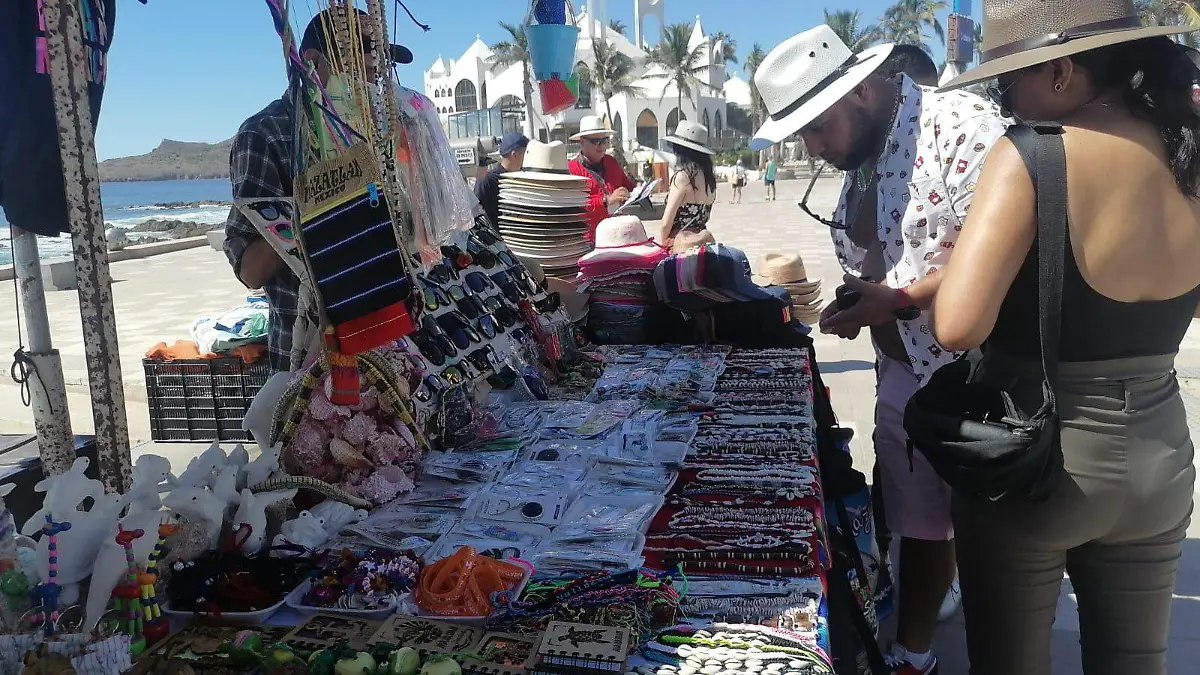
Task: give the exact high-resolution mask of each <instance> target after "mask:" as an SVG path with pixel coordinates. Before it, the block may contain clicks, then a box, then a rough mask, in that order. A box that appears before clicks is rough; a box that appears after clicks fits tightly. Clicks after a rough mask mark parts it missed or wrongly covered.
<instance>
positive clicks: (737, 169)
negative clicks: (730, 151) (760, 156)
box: [729, 159, 746, 204]
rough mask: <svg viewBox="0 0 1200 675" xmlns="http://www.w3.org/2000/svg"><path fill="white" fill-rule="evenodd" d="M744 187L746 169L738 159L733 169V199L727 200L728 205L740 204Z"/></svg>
mask: <svg viewBox="0 0 1200 675" xmlns="http://www.w3.org/2000/svg"><path fill="white" fill-rule="evenodd" d="M744 187H746V167H745V166H743V165H742V160H740V159H739V160H738V161H737V164H735V165H734V167H733V198H732V199H730V200H729V203H730V204H741V203H742V188H744Z"/></svg>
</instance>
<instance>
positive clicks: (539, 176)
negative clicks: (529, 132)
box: [500, 141, 587, 185]
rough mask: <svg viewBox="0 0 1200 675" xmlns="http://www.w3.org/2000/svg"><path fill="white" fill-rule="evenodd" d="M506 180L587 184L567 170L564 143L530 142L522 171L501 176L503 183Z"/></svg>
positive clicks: (583, 179)
mask: <svg viewBox="0 0 1200 675" xmlns="http://www.w3.org/2000/svg"><path fill="white" fill-rule="evenodd" d="M506 178H509V179H511V178H515V179H521V180H524V181H530V182H536V183H542V182H547V183H549V182H563V183H578V184H580V185H582V184H585V183H587V179H586V178H584V177H583V176H575V175H572V174H571V172H570V171H568V170H567V146H566V145H564V144H563V142H562V141H553V142H550V143H542V142H541V141H529V145H528V146H526V147H525V163H524V164H523V165H522V167H521V170H520V171H514V172H513V173H502V174H500V180H501V181H503V180H504V179H506Z"/></svg>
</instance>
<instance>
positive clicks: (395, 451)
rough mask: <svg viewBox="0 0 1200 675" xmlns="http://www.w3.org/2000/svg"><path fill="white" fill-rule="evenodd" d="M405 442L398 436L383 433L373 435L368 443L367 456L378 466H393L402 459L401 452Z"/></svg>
mask: <svg viewBox="0 0 1200 675" xmlns="http://www.w3.org/2000/svg"><path fill="white" fill-rule="evenodd" d="M403 447H404V441H403V440H402V439H401V438H400V437H399V436H397V435H396V434H392V433H388V432H382V433H377V434H375V435H373V436H372V437H371V438H370V439H369V440H368V441H367V454H369V455H370V456H371V458H372V459H374V460H375V463H376V464H392V463H394V462H395V461H396V460H398V459H400V450H401V449H402V448H403Z"/></svg>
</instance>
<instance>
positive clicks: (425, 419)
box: [399, 225, 571, 437]
mask: <svg viewBox="0 0 1200 675" xmlns="http://www.w3.org/2000/svg"><path fill="white" fill-rule="evenodd" d="M455 242H456V243H454V244H451V245H446V246H442V247H441V254H442V257H441V259H440V260H439V261H438V262H436V263H433V264H422V263H421V262H420V261H417V265H416V266H417V269H418V270H419V271H418V272H417V275H416V276H417V278H416V280H415V284H414V290H415V291H416V292H415V293H414V301H413V304H414V305H415V308H416V312H415V321H414V324H415V328H416V330H414V331H413V332H412V333H411V334H409V335H408V336H406V337H405V338H403V339H401V340H400V341H399V342H400V344H401V345H402V346H403V347H404V349H405V351H406V352H407V353H408V354H409V356H410V357H411V360H412V361H413V362H414V363H415V364H417V365H418V366H419V368H420V370H421V372H422V374H421V384H420V386H419V387H418V388H417V389H416V390H415V391H414V393H413V399H414V400H415V403H416V407H417V417H418V424H419V426H421V427H422V428H423V429H426V430H428V431H430V435H431V436H433V437H439V436H440V434H438V433H436V430H431V429H429V428H428V427H429V421H430V420H431V419H433V417H434V412H435V410H436V409H437V408H438V405H439V404H440V403H443V401H444V399H445V396H446V393H447V392H449V391H452V390H455V389H470V388H472V387H473V386H475V385H478V384H479V383H481V382H483V381H487V382H488V383H489V384H491V385H492V386H494V387H498V388H507V387H510V386H512V385H513V384H514V383H515V382H516V380H517V378H518V377H519V376H520V373H521V371H522V365H523V362H525V363H528V362H529V361H531V360H532V359H542V360H557V359H558V358H559V357H560V356H561V354H560V353H558V354H556V353H550V354H547V352H554V351H555V348H554V346H553V345H546V344H544V343H545V342H546V341H547V339H546V338H547V337H551V340H552V341H554V342H561V341H563V340H564V339H565V338H566V337H569V336H570V333H569V327H570V322H571V320H570V316H568V315H567V313H566V311H565V309H564V308H563V307H562V303H561V299H560V298H559V296H558V294H557V293H547V292H546V290H545V289H544V288H543V287H542V286H541V285H540V284H538V283H537V282H536V281H535V280H534V278H533V276H532V275H531V274H530V273H529V271H528V270H527V269H526V268H525V266H524V265H523V264H522V263H521V261H520V260H519V259H518V258H516V256H514V255H513V254H512V252H511V251H509V249H508V247H507V246H505V245H504V242H503V241H502V240H501V239H500V237H499V236H498V235H497V234H496V233H495V232H493V231H491V230H490V229H489V228H487V227H485V226H482V225H480V226H476V227H475V228H473V229H472V230H470V232H469V233H466V234H464V235H460V236H458V237H456V239H455ZM529 319H534V320H536V321H537V324H538V325H536V326H531V325H530V323H529V321H528V320H529ZM555 338H557V339H555ZM455 398H458V397H455ZM467 398H469V397H467Z"/></svg>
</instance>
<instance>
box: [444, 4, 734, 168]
mask: <svg viewBox="0 0 1200 675" xmlns="http://www.w3.org/2000/svg"><path fill="white" fill-rule="evenodd" d="M665 2H666V0H634V11H635V15H634V16H635V21H634V24H635V25H634V26H633V30H634V41H630V39H629V38H627V37H625V36H624V35H621V34H619V33H617V32H615V31H613V30H611V29H609V28H608V27H607V26H608V20H607V18H606V12H605V8H604V0H589V2H588V7H587V9H586V10H584V11H583V12H581V13H580V15H579V16H578V17H576V22H577V24H578V25H579V26H580V28H581V32H580V36H579V41H578V43H577V45H576V47H575V57H576V60H577V61H578V63H577V65H576V70H577V72H579V73H580V75H581V86H580V95H579V100H578V101H577V102H576V104H575V106H574V107H573V108H571V109H568V110H565V111H563V112H559V113H556V114H554V115H542V114H541V106H542V102H541V100H540V96H539V94H538V88H537V84H536V83H533V90H532V91H533V112H534V118H535V119H533V120H524V128H525V133H526V134H527V135H528V136H529V137H530V138H541V139H546V138H550V139H566V138H567V137H568V136H570V135H571V134H573V133H575V132H576V131H578V129H579V120H580V118H582V117H583V116H584V115H606V114H607V109H608V108H611V110H612V120H611V125H612V127H613V128H614V129H615V130H616V131H617V134H618V137H619V138H620V139H621V141H622V143H623V147H624V148H625V149H626V150H627V151H632V150H635V149H637V147H638V146H642V147H648V148H655V149H656V148H657V147H658V140H659V139H660V138H661V137H663V136H665V135H667V134H668V133H670V132H671V131H673V130H674V129H675V126H676V125H677V124H678V122H679V120H680V119H690V120H699V121H700V123H701V124H703V125H704V126H706V127H708V130H709V132H710V134H711V137H712V139H713V141H712V142H713V144H714V145H716V146H720V145H721V142H720V141H719V139H720V138H721V136H722V133H723V132H724V131H725V130H726V123H725V120H726V117H727V111H726V100H725V95H724V93H723V88H724V86H725V80H726V75H725V63H724V59H723V57H722V52H723V50H722V46H721V44H720V43H719V42H718V41H716V40H714V39H713V38H712V37H710V36H709V35H708V34H707V33H705V32H704V28H703V26H702V25H701V23H700V17H696V23H695V25H694V26H693V28H692V36H691V41H690V45H691V46H692V47H693V48H695V47H696V46H700V45H702V46H703V47H704V54H705V57H704V61H703V65H704V66H706V68H705V70H704V71H703V72H702V73H701V74H700V76H699V78H698V79H699V80H700V81H701V82H702V84H701V85H700V86H699V87H696V86H693V87H692V95H691V97H690V98H689V97H688V96H684V97H683V102H682V106H680V105H679V104H678V96H677V93H676V89H675V85H674V84H673V83H671V82H669V81H668V80H667V79H665V78H662V77H654V75H655V74H656V73H659V72H661V70H660V69H657V68H654V69H648V68H646V66H645V65H643V61H644V60H645V58H646V56H647V53H648V48H649V46H650V40H648V39H647V38H646V36H645V35H644V34H643V28H644V23H645V20H646V19H647V18H654V19H656V20H657V22H658V25H659V33H658V34H659V36H660V37H661V31H662V28H663V17H664V13H663V5H664V4H665ZM593 16H594V17H596V18H595V19H593V18H592V17H593ZM593 39H596V40H603V41H605V43H606V44H608V45H610V46H611V47H612V48H615V49H617V50H619V51H620V52H621V53H623V54H625V55H627V56H629V57H630V58H631V59H632V60H633V62H634V66H635V70H634V72H635V74H636V81H635V82H634V84H635V86H636V87H638V88H639V90H640V94H639V95H637V96H626V95H624V94H618V95H615V96H613V97H612V99H611V100H610V101H609V106H608V107H606V106H605V102H604V100H603V98H602V97H601V96H600V94H599V92H592V91H590V88H589V87H588V86H587V84H586V83H587V77H586V75H587V73H588V72H589V71H590V70H591V68H592V66H593V65H594V63H595V58H594V56H593V52H592V40H593ZM635 42H640V43H641V46H640V47H639V46H638V45H636V44H635ZM522 74H523V72H522V67H521V64H516V65H513V66H508V67H505V68H497V69H494V68H493V60H492V50H491V49H490V48H489V47H488V46H487V45H486V44H484V43H483V41H482V40H480V39H479V36H476V39H475V41H474V42H473V43H472V44H471V46H470V47H468V48H467V50H466V51H465V52H463V54H462V55H461V56H460V57H458V58H457V59H453V60H450V61H447V60H445V59H443V58H442V57H440V56H439V57H438V59H437V60H436V61H435V62H434V63H433V66H432V67H431V68H430V69H429V70H428V71H426V72H425V93H426V95H427V96H429V97H430V98H431V99H432V100H433V101H434V104H435V105H436V106H437V109H438V113H439V114H440V115H441V117H442V120H443V122H445V123H448V124H450V127H451V132H450V133H451V136H452V137H455V136H459V135H475V134H474V133H470V132H468V133H461V134H460V133H456V130H455V124H457V121H456V122H455V123H450V118H451V117H452V116H455V115H459V114H461V113H465V112H473V111H478V110H482V109H485V108H500V109H502V110H504V111H505V113H506V114H507V115H509V116H510V119H512V120H514V121H513V124H517V123H518V122H516V121H515V120H516V119H518V118H524V116H525V115H524V110H525V106H524V103H523V83H522ZM530 76H531V77H532V73H531V75H530ZM680 108H682V110H681V109H680ZM458 119H461V118H458ZM493 133H494V131H493ZM494 135H499V133H494Z"/></svg>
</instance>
